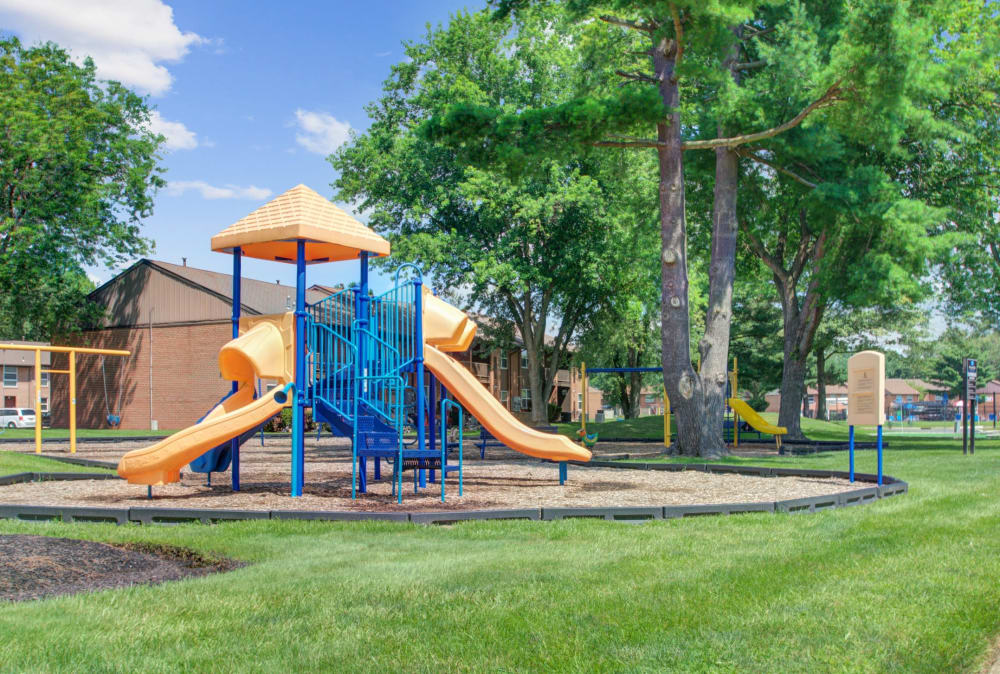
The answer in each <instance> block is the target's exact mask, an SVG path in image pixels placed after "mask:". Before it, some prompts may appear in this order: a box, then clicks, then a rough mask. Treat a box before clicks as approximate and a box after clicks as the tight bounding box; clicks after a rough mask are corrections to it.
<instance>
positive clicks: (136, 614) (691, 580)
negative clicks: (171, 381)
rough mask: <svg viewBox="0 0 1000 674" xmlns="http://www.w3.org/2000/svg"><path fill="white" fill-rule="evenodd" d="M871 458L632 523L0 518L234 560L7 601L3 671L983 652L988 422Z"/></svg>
mask: <svg viewBox="0 0 1000 674" xmlns="http://www.w3.org/2000/svg"><path fill="white" fill-rule="evenodd" d="M817 430H820V431H822V430H823V428H821V427H817ZM835 430H836V427H835V426H834V427H833V428H828V429H826V432H829V433H833V432H834V431H835ZM840 437H843V435H842V434H841V436H840ZM29 458H30V457H29ZM729 460H730V461H734V462H742V463H749V464H761V463H767V464H770V465H794V466H809V467H819V468H839V469H843V468H846V463H847V456H846V453H844V452H837V453H825V454H818V455H811V456H803V457H775V458H772V459H760V458H757V459H729ZM874 462H875V456H874V452H871V451H864V452H859V458H858V470H859V471H866V472H868V471H871V472H873V471H874ZM886 471H887V472H888V473H889V474H891V475H896V476H899V477H901V478H903V479H905V480H907V481H908V482H909V483H910V493H909V494H908V495H904V496H900V497H894V498H891V499H886V500H885V501H880V502H878V503H876V504H873V505H868V506H863V507H857V508H850V509H845V510H834V511H827V512H822V513H816V514H813V515H759V514H748V515H735V516H730V517H699V518H689V519H684V520H668V521H662V522H646V523H644V524H640V525H633V524H624V523H612V522H605V521H596V520H568V521H562V522H535V523H531V522H471V523H465V524H457V525H454V526H448V527H421V526H416V525H398V524H392V523H366V524H351V523H321V522H292V521H285V522H282V521H250V522H235V523H229V524H219V525H215V526H203V525H194V524H192V525H180V526H173V527H155V526H151V527H140V526H126V527H115V526H111V525H103V524H74V525H69V524H57V523H32V522H17V521H4V520H0V532H5V533H13V532H19V533H35V534H46V535H56V536H68V537H76V538H87V539H92V540H101V541H148V542H155V543H164V544H171V545H181V546H187V547H190V548H194V549H196V550H199V551H202V552H203V553H206V554H209V555H223V556H230V557H235V558H238V559H242V560H246V561H248V562H250V565H249V566H247V567H245V568H243V569H240V570H237V571H234V572H232V573H228V574H223V575H216V576H212V577H205V578H199V579H192V580H187V581H183V582H179V583H170V584H166V585H161V586H156V587H135V588H130V589H122V590H111V591H102V592H98V593H94V594H88V595H76V596H71V597H63V598H56V599H51V600H45V601H37V602H30V603H23V604H10V605H5V606H0V634H2V635H3V638H2V639H0V670H3V669H10V670H18V671H47V670H63V671H82V670H86V671H130V670H142V671H164V672H168V671H169V672H172V671H178V670H182V671H244V670H259V671H274V670H281V671H287V670H310V671H343V670H367V671H385V670H395V671H399V670H408V671H454V670H462V671H472V670H475V671H487V670H488V671H497V670H502V671H517V670H529V671H538V670H546V671H548V670H553V671H593V670H597V671H637V670H646V671H665V670H671V671H684V672H691V671H774V672H815V671H838V672H839V671H872V672H882V671H900V672H919V671H927V672H939V671H977V670H978V668H979V667H981V666H982V664H983V662H984V659H985V658H986V656H987V652H988V648H989V644H990V642H991V640H992V639H993V638H994V637H995V635H997V633H1000V498H998V495H1000V441H998V440H988V441H983V442H982V443H981V444H980V445H979V451H978V452H977V454H976V455H975V456H962V454H961V449H960V444H958V443H955V442H954V441H946V440H940V439H913V440H909V439H907V440H898V441H897V440H893V443H892V449H891V450H890V451H888V452H887V453H886ZM572 475H573V471H572V469H571V470H570V479H571V480H572ZM467 489H468V490H469V493H470V494H473V495H474V493H475V487H474V485H468V484H467Z"/></svg>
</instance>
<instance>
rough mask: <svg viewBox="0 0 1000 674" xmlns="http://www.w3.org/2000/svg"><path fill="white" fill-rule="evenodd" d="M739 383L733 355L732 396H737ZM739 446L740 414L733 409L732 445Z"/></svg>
mask: <svg viewBox="0 0 1000 674" xmlns="http://www.w3.org/2000/svg"><path fill="white" fill-rule="evenodd" d="M739 383H740V361H739V358H737V357H736V356H733V397H734V398H739V395H737V392H738V391H739ZM739 446H740V415H739V414H737V413H736V410H733V447H736V448H737V449H739Z"/></svg>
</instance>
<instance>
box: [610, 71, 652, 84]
mask: <svg viewBox="0 0 1000 674" xmlns="http://www.w3.org/2000/svg"><path fill="white" fill-rule="evenodd" d="M615 75H619V76H621V77H624V78H625V79H627V80H633V81H635V82H648V83H650V84H659V83H660V81H659V80H658V79H656V78H655V77H650V76H649V75H645V74H643V73H630V72H627V71H624V70H616V71H615Z"/></svg>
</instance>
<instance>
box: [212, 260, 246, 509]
mask: <svg viewBox="0 0 1000 674" xmlns="http://www.w3.org/2000/svg"><path fill="white" fill-rule="evenodd" d="M242 261H243V250H242V249H241V248H240V247H239V246H236V247H235V248H233V339H236V338H237V337H239V336H240V304H241V302H242V300H241V299H240V287H241V285H242V284H241V282H240V281H241V276H242V266H243V265H242V264H241V263H242ZM252 385H253V383H252V382H251V386H252ZM238 388H239V383H238V382H235V381H234V382H233V393H236V390H237V389H238ZM229 452H230V455H231V456H232V464H233V491H239V490H240V437H239V436H238V435H237V436H236V437H235V438H233V439H232V440H230V441H229ZM208 479H209V481H211V479H212V473H211V472H210V473H209V474H208Z"/></svg>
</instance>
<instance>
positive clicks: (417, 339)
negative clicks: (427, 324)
mask: <svg viewBox="0 0 1000 674" xmlns="http://www.w3.org/2000/svg"><path fill="white" fill-rule="evenodd" d="M422 285H423V281H421V280H420V279H417V280H415V281H414V282H413V295H414V297H413V313H414V316H413V323H414V326H413V331H414V335H413V342H414V344H413V347H414V348H413V351H414V354H413V362H414V367H415V370H416V373H417V449H420V450H423V449H426V448H427V445H426V444H425V442H424V319H423V301H422V300H423V292H422V288H421V286H422Z"/></svg>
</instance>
